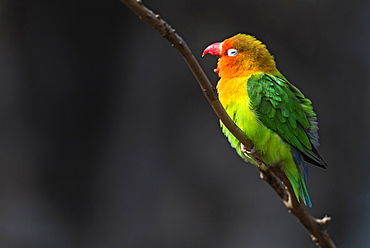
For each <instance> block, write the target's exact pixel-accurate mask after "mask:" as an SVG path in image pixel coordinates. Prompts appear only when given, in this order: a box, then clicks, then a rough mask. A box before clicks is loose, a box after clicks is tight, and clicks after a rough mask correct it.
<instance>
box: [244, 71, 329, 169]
mask: <svg viewBox="0 0 370 248" xmlns="http://www.w3.org/2000/svg"><path fill="white" fill-rule="evenodd" d="M247 90H248V95H249V97H250V99H251V106H252V108H253V109H254V111H255V113H256V114H257V116H258V117H259V119H260V121H261V122H262V123H263V124H264V125H265V126H266V127H268V128H270V129H272V130H273V131H275V132H277V133H278V134H279V136H280V137H281V138H282V139H283V140H284V141H286V142H288V143H289V144H290V145H292V146H293V147H295V148H297V149H298V150H299V151H300V152H301V153H302V155H303V157H304V158H305V160H306V161H308V162H310V163H313V164H315V165H318V166H320V167H324V168H325V167H326V163H325V162H324V160H323V159H322V158H321V157H320V155H319V154H318V152H317V150H316V148H317V146H318V134H317V130H318V126H317V122H316V114H315V112H314V111H313V108H312V105H311V104H312V103H311V101H310V100H309V99H307V98H305V97H304V95H303V94H302V93H301V92H300V91H299V90H298V88H296V87H295V86H293V85H292V84H290V83H289V82H288V81H287V80H286V79H285V78H282V77H277V76H272V75H269V74H263V73H261V74H256V75H253V76H251V77H250V79H249V80H248V82H247Z"/></svg>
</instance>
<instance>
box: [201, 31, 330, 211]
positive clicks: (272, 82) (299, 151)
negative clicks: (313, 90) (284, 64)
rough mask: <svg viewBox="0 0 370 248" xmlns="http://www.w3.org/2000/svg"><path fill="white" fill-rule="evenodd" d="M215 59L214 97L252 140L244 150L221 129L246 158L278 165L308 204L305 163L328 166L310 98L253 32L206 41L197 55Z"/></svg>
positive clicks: (310, 203) (298, 198)
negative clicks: (284, 72)
mask: <svg viewBox="0 0 370 248" xmlns="http://www.w3.org/2000/svg"><path fill="white" fill-rule="evenodd" d="M206 54H210V55H215V56H217V57H218V62H217V68H216V69H214V72H215V73H217V74H218V76H219V78H220V79H219V81H218V83H217V86H216V89H217V94H218V99H219V101H220V103H221V104H222V106H223V107H224V109H225V110H226V112H227V114H228V115H229V116H230V118H231V119H232V120H233V121H234V123H235V124H236V125H237V126H238V127H239V128H240V129H241V130H242V131H243V133H244V134H245V137H246V138H247V139H249V140H250V141H251V142H252V143H253V149H252V150H251V151H248V150H247V149H246V148H245V147H244V145H243V144H241V142H240V141H239V140H238V139H237V138H235V136H234V135H233V134H232V133H231V132H230V131H229V130H228V129H227V128H226V127H225V126H224V125H223V124H222V122H221V121H220V125H221V130H222V132H223V133H224V135H225V136H226V137H227V139H228V141H229V142H230V144H231V146H232V147H233V148H235V149H236V152H237V153H238V155H239V156H240V157H242V158H243V159H244V160H245V161H247V162H250V163H252V164H254V165H255V166H258V167H259V166H261V163H262V162H261V161H256V160H255V159H253V157H252V156H251V155H252V154H251V153H254V152H258V153H259V154H260V155H261V158H262V160H263V163H264V164H266V165H268V166H277V167H279V168H280V169H281V170H282V171H283V173H284V174H285V176H286V177H287V178H288V180H289V182H290V184H291V186H292V188H293V191H294V195H295V197H296V199H297V201H298V202H301V201H303V203H304V204H305V205H306V206H309V207H312V202H311V199H310V196H309V194H308V190H307V187H306V180H307V174H308V171H307V166H306V162H308V163H310V164H313V165H316V166H319V167H321V168H324V169H325V168H327V164H326V162H325V161H324V160H323V159H322V157H321V156H320V155H319V153H318V151H317V147H318V146H319V136H318V122H317V116H316V113H315V112H314V110H313V107H312V102H311V100H309V99H308V98H306V97H305V96H304V95H303V93H302V92H301V91H300V90H299V89H298V88H297V87H295V86H294V85H293V84H291V83H290V82H289V81H288V80H287V79H286V78H285V77H284V76H283V75H282V74H281V73H280V71H279V70H278V69H277V67H276V62H275V59H274V57H273V56H272V55H271V54H270V52H269V51H268V50H267V48H266V46H265V45H264V44H263V43H262V42H261V41H259V40H257V39H256V38H255V37H254V36H252V35H247V34H241V33H240V34H237V35H235V36H233V37H231V38H228V39H225V40H224V41H223V42H216V43H213V44H211V45H209V46H208V47H207V48H206V49H205V50H204V51H203V54H202V56H204V55H206Z"/></svg>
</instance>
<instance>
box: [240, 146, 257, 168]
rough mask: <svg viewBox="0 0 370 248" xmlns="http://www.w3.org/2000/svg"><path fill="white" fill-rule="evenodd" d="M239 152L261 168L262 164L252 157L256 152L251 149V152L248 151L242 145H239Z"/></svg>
mask: <svg viewBox="0 0 370 248" xmlns="http://www.w3.org/2000/svg"><path fill="white" fill-rule="evenodd" d="M240 150H241V151H242V153H244V155H245V156H246V157H247V158H248V159H250V160H252V161H253V160H254V161H255V162H256V163H257V165H258V166H261V165H263V162H262V161H261V160H260V159H258V158H256V157H255V156H253V154H255V153H256V152H257V150H256V149H255V148H254V147H253V148H252V150H250V151H249V150H248V149H247V148H246V147H245V146H244V145H243V144H240Z"/></svg>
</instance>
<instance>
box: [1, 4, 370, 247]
mask: <svg viewBox="0 0 370 248" xmlns="http://www.w3.org/2000/svg"><path fill="white" fill-rule="evenodd" d="M145 3H146V4H147V5H148V6H149V7H151V8H152V9H153V10H154V11H156V12H157V13H159V14H160V15H161V16H162V17H163V18H164V19H165V20H167V21H168V22H169V23H170V24H171V25H172V26H173V27H174V28H176V30H177V31H178V33H179V34H180V35H181V36H182V37H183V38H184V39H185V40H186V41H187V43H188V45H189V46H190V48H191V49H192V50H193V52H194V54H195V56H196V57H197V58H198V59H199V61H200V63H201V65H202V66H203V67H204V69H205V71H206V73H207V74H208V75H209V77H210V79H211V80H212V82H214V83H216V82H217V80H218V79H217V75H216V74H215V73H213V69H214V68H215V67H216V58H215V57H213V56H206V57H205V58H203V59H201V56H200V55H201V53H202V51H203V49H204V48H205V47H206V46H207V45H209V44H211V43H213V42H216V41H222V40H224V39H225V38H228V37H230V36H233V35H234V34H236V33H239V32H243V33H248V34H253V35H255V36H256V37H257V38H259V39H260V40H262V41H263V42H264V43H266V44H267V46H268V48H269V50H270V52H271V53H272V54H274V55H275V57H276V60H277V64H278V68H279V69H280V71H281V72H282V73H283V74H284V75H285V76H286V77H287V78H288V79H289V80H290V81H291V82H292V83H294V84H295V85H296V86H298V87H299V88H300V89H301V90H302V91H303V92H304V93H305V95H306V96H307V97H309V98H310V99H311V100H313V102H314V107H315V110H316V112H317V114H318V117H319V122H320V136H321V147H320V152H321V155H322V156H323V157H324V158H325V160H326V161H327V163H328V164H329V168H328V169H327V170H322V169H320V168H317V167H314V166H309V172H310V175H309V180H308V189H309V192H310V195H311V198H312V201H313V204H314V206H313V208H311V209H308V211H309V212H310V213H311V214H312V215H314V216H316V217H323V216H324V215H326V214H327V215H330V216H331V217H332V218H333V221H332V222H331V224H330V226H329V229H328V230H329V233H330V234H331V236H332V238H333V239H334V241H335V242H336V244H337V245H338V247H351V248H352V247H369V246H370V238H369V228H370V224H369V223H370V212H369V208H370V193H369V186H370V181H369V179H368V178H369V162H368V160H369V159H368V156H369V154H370V153H369V145H370V144H369V121H370V119H369V118H370V115H369V93H370V92H369V72H368V71H369V69H368V68H369V65H370V46H369V44H370V33H369V30H370V15H369V8H370V2H369V1H358V0H357V1H356V0H354V1H334V0H327V1H319V0H300V1H299V0H251V1H214V0H203V1H199V0H197V1H196V0H187V1H170V0H158V1H154V0H148V1H145ZM0 18H1V19H0V80H1V81H0V82H1V83H0V247H7V248H13V247H17V248H18V247H27V248H33V247H35V248H36V247H37V248H43V247H55V248H59V247H73V248H74V247H89V248H95V247H96V248H98V247H99V248H100V247H109V248H110V247H112V248H113V247H130V248H131V247H133V248H136V247H138V248H142V247H143V248H146V247H164V248H166V247H168V248H170V247H171V248H172V247H176V248H178V247H179V248H182V247H212V248H218V247H220V248H221V247H228V248H239V247H240V248H241V247H277V248H279V247H281V248H286V247H315V245H314V243H313V242H312V241H311V240H310V238H309V236H308V235H307V233H306V231H305V230H304V229H303V228H302V227H301V226H300V224H298V223H297V221H296V219H295V218H294V217H293V216H292V215H290V214H289V213H288V212H287V210H286V209H285V207H284V206H283V205H282V203H281V201H280V199H279V198H278V197H277V195H276V194H275V192H273V191H272V189H271V188H270V187H269V186H268V185H267V184H266V183H265V182H264V181H263V180H261V179H259V175H258V173H257V171H256V169H255V168H254V167H253V166H251V165H250V164H246V163H244V162H243V161H242V160H241V159H240V158H239V157H238V156H237V155H236V153H235V152H234V151H233V150H232V149H231V148H230V146H229V144H228V142H227V141H226V139H225V138H224V136H223V135H222V133H221V132H220V129H219V126H218V120H217V118H216V116H215V114H214V113H213V111H212V109H211V107H210V106H209V104H208V103H207V101H206V99H205V98H204V96H203V94H202V92H201V90H200V88H199V86H198V84H197V82H196V80H195V78H194V77H193V75H192V74H191V72H190V70H189V69H188V68H187V66H186V64H185V62H184V61H183V60H182V58H181V56H180V55H179V54H178V52H177V51H176V50H175V49H173V48H171V46H170V44H169V43H168V42H167V41H166V40H165V39H163V38H162V37H161V36H160V35H159V34H158V33H157V32H156V31H154V30H153V29H152V28H151V27H150V26H148V25H147V24H146V23H144V22H142V21H141V20H139V18H138V17H137V16H136V15H134V14H133V13H132V12H130V11H129V9H128V8H127V7H126V6H125V5H123V4H122V3H120V2H119V1H118V0H117V1H83V0H82V1H42V0H39V1H34V0H27V1H26V0H21V1H11V0H3V1H1V2H0Z"/></svg>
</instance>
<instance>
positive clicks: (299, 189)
mask: <svg viewBox="0 0 370 248" xmlns="http://www.w3.org/2000/svg"><path fill="white" fill-rule="evenodd" d="M292 155H293V159H294V163H295V164H294V165H291V166H288V165H285V166H284V172H285V175H286V176H287V177H288V179H289V181H290V184H291V185H292V187H293V190H294V194H295V196H296V198H297V200H298V202H300V200H302V201H303V203H304V204H305V205H306V206H309V207H312V202H311V199H310V196H309V194H308V190H307V187H306V180H307V177H308V172H307V167H306V163H305V161H304V160H303V157H302V155H301V153H300V152H299V151H298V150H297V149H295V148H292Z"/></svg>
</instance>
